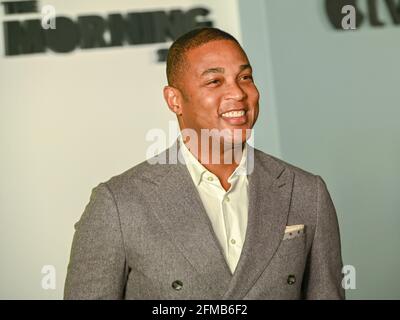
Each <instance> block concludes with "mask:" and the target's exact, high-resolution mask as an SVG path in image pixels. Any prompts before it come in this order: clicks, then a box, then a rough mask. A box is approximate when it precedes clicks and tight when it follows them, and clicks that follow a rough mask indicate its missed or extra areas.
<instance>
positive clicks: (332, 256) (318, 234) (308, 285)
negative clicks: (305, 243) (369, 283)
mask: <svg viewBox="0 0 400 320" xmlns="http://www.w3.org/2000/svg"><path fill="white" fill-rule="evenodd" d="M316 180H317V213H316V215H317V216H316V226H315V233H314V240H313V242H312V245H311V251H310V254H309V257H308V262H307V266H306V272H305V278H304V280H305V281H304V283H303V294H304V298H305V299H345V292H344V289H343V287H342V267H343V263H342V256H341V244H340V234H339V225H338V219H337V216H336V211H335V207H334V205H333V203H332V199H331V197H330V195H329V192H328V190H327V188H326V185H325V182H324V181H323V180H322V179H321V177H319V176H317V177H316Z"/></svg>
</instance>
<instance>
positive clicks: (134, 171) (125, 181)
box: [104, 160, 166, 192]
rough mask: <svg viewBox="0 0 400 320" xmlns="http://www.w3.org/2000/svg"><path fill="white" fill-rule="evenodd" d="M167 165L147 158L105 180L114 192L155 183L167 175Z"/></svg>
mask: <svg viewBox="0 0 400 320" xmlns="http://www.w3.org/2000/svg"><path fill="white" fill-rule="evenodd" d="M165 169H166V168H165V166H163V165H160V164H158V163H154V164H152V163H151V162H150V161H148V160H145V161H142V162H141V163H139V164H137V165H135V166H133V167H131V168H129V169H128V170H126V171H124V172H122V173H120V174H118V175H115V176H113V177H111V178H110V179H108V180H107V181H105V182H104V184H106V185H107V186H108V187H109V188H110V189H111V190H112V191H113V192H118V191H121V190H124V189H126V190H128V189H130V188H132V187H135V186H139V187H140V186H143V185H144V184H146V183H151V184H152V183H154V182H155V181H157V180H158V179H161V178H162V177H163V176H164V175H165Z"/></svg>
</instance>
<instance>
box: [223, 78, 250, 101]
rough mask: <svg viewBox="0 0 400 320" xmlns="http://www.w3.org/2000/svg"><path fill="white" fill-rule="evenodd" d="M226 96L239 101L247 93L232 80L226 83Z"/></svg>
mask: <svg viewBox="0 0 400 320" xmlns="http://www.w3.org/2000/svg"><path fill="white" fill-rule="evenodd" d="M226 97H227V98H228V99H235V100H237V101H241V100H243V99H245V98H246V97H247V93H246V91H244V90H243V88H242V87H241V86H240V85H239V84H238V83H237V82H232V83H231V84H229V85H228V88H227V93H226Z"/></svg>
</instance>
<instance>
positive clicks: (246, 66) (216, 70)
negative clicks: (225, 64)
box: [201, 64, 252, 77]
mask: <svg viewBox="0 0 400 320" xmlns="http://www.w3.org/2000/svg"><path fill="white" fill-rule="evenodd" d="M245 69H250V70H252V68H251V65H250V64H242V65H241V66H240V67H239V71H240V72H242V71H243V70H245ZM224 72H225V69H224V68H221V67H216V68H209V69H207V70H204V71H203V72H202V73H201V76H202V77H203V76H205V75H207V74H209V73H224Z"/></svg>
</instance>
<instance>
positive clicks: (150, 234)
mask: <svg viewBox="0 0 400 320" xmlns="http://www.w3.org/2000/svg"><path fill="white" fill-rule="evenodd" d="M167 77H168V86H166V87H165V88H164V97H165V100H166V102H167V104H168V106H169V108H170V109H171V110H172V111H173V112H174V113H175V114H176V115H177V117H178V122H179V126H180V129H181V136H180V137H179V139H178V141H177V143H175V144H174V145H173V146H172V147H171V149H170V150H167V151H166V152H165V153H164V154H163V156H166V157H167V162H166V163H164V164H163V163H157V161H154V159H153V161H147V162H143V163H141V164H139V165H138V166H135V167H133V168H132V169H130V170H128V171H126V172H124V173H122V174H121V175H119V176H116V177H113V178H112V179H110V180H109V181H108V182H106V183H101V184H100V185H99V186H97V187H96V188H95V189H94V190H93V193H92V196H91V199H90V202H89V204H88V205H87V207H86V209H85V212H84V214H83V215H82V217H81V219H80V221H79V222H78V223H77V224H76V233H75V236H74V240H73V246H72V252H71V260H70V264H69V267H68V275H67V279H66V284H65V298H66V299H342V298H344V290H343V288H342V287H341V278H342V276H341V268H342V259H341V249H340V238H339V229H338V222H337V217H336V213H335V209H334V206H333V204H332V201H331V198H330V196H329V193H328V191H327V189H326V186H325V184H324V182H323V180H322V179H321V178H320V177H319V176H315V175H313V174H310V173H307V172H305V171H303V170H301V169H298V168H296V167H294V166H291V165H289V164H287V163H285V162H283V161H281V160H278V159H276V158H274V157H272V156H269V155H267V154H265V153H263V152H261V151H259V150H256V149H253V148H252V147H250V145H248V144H247V143H246V140H247V139H249V137H250V135H249V130H251V128H252V127H253V126H254V124H255V122H256V120H257V116H258V101H259V94H258V91H257V88H256V86H255V84H254V81H253V77H252V68H251V65H250V63H249V60H248V58H247V56H246V54H245V52H244V51H243V49H242V48H241V46H240V45H239V43H238V42H237V41H236V39H235V38H233V37H232V36H231V35H229V34H227V33H225V32H223V31H221V30H218V29H215V28H203V29H196V30H194V31H191V32H189V33H187V34H185V35H183V36H182V37H180V38H179V39H177V40H176V41H175V42H174V43H173V44H172V46H171V48H170V50H169V53H168V60H167ZM204 131H207V133H208V135H206V137H205V138H204V136H205V135H204ZM215 142H216V143H215ZM238 146H240V147H239V148H238ZM238 150H239V157H236V155H237V154H238V152H236V151H238ZM171 151H172V152H171ZM232 151H233V152H232ZM175 152H177V153H178V154H179V157H178V158H179V159H183V163H182V162H181V161H172V160H173V159H172V158H173V157H171V155H173V154H174V153H175ZM227 154H230V155H235V161H230V160H232V159H229V157H226V155H227ZM155 159H157V158H155ZM210 159H211V161H210Z"/></svg>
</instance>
